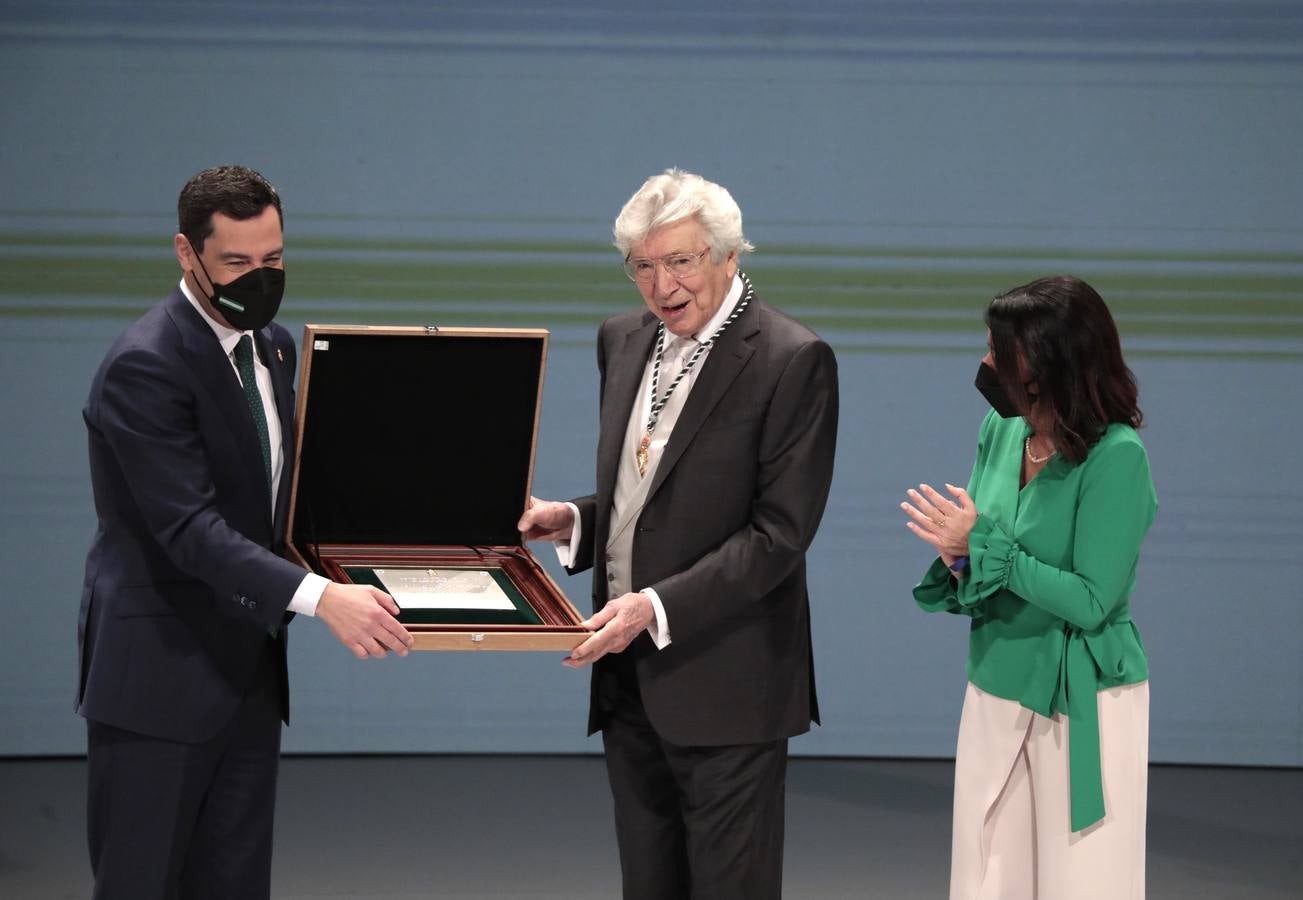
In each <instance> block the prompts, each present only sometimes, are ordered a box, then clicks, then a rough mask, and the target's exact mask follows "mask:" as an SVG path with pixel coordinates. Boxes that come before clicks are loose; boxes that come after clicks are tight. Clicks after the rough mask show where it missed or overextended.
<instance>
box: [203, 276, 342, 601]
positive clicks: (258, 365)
mask: <svg viewBox="0 0 1303 900" xmlns="http://www.w3.org/2000/svg"><path fill="white" fill-rule="evenodd" d="M181 293H183V294H185V297H186V299H187V300H189V301H190V305H191V306H193V307H194V308H195V310H196V311H197V312H198V313H199V315H200V316H202V317H203V320H204V321H205V322H207V323H208V327H209V328H211V329H212V330H213V334H215V335H217V342H218V343H220V344H221V345H222V350H223V352H225V353H226V358H227V360H228V361H229V362H230V363H231V369H232V370H234V372H235V377H236V378H237V379H238V378H239V377H240V369H239V367H238V366H236V364H235V345H236V344H238V343H239V342H240V338H241V337H243V336H244V335H246V334H247V335H249V339H250V340H253V332H252V331H236V330H235V329H233V328H230V327H229V326H226V325H223V324H222V323H221V322H218V321H217V320H216V319H214V318H213V317H212V316H210V315H208V312H207V311H206V310H205V309H204V308H203V306H202V305H201V304H200V303H199V301H198V300H197V299H196V298H195V295H194V294H192V293H191V292H190V286H189V285H188V284H186V280H185V279H184V278H182V279H181ZM253 346H254V353H253V372H254V377H255V378H256V379H257V381H258V394H259V396H261V397H262V409H263V414H264V416H265V417H266V419H267V440H268V442H269V443H270V444H271V511H272V517H273V518H274V517H275V515H276V496H277V494H278V493H279V491H280V481H281V472H282V471H283V470H284V468H285V454H284V452H283V451H282V445H281V420H280V415H279V414H277V412H276V395H275V393H274V392H273V391H272V385H271V372H270V371H269V370H268V369H267V366H266V365H265V364H264V363H263V361H262V359H261V358H260V357H259V356H258V352H257V347H258V343H257V341H254V344H253ZM241 384H243V382H241ZM329 583H330V582H329V581H327V580H326V579H325V578H322V577H321V576H320V575H317V574H314V573H312V572H308V573H307V574H306V575H305V576H304V578H303V581H301V582H299V587H298V589H297V590H296V591H295V592H294V596H293V597H292V598H291V599H290V604H289V610H290V612H296V613H301V614H303V615H305V616H312V615H316V612H317V603H318V602H319V601H320V600H321V595H322V593H324V592H325V590H326V585H328V584H329Z"/></svg>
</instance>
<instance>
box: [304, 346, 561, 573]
mask: <svg viewBox="0 0 1303 900" xmlns="http://www.w3.org/2000/svg"><path fill="white" fill-rule="evenodd" d="M317 340H318V341H327V342H328V349H327V348H317V349H312V348H305V352H308V351H309V350H310V352H311V353H312V366H311V371H310V373H309V376H308V380H309V384H306V385H300V386H299V389H300V390H301V391H306V392H307V400H306V410H305V414H304V428H303V445H302V449H301V451H300V457H299V474H298V479H299V488H298V500H297V503H296V507H295V514H294V524H293V530H292V532H293V535H294V540H295V543H296V544H297V545H299V546H304V547H312V546H314V545H316V544H426V545H463V546H465V545H481V546H482V545H494V544H499V545H500V544H514V545H519V543H520V535H519V533H518V532H517V531H516V521H517V520H518V519H519V518H520V514H521V511H522V510H524V508H525V500H526V490H527V482H528V479H529V470H530V463H531V449H532V442H533V436H534V415H535V410H536V408H537V398H538V393H539V390H540V387H541V385H540V380H541V377H542V374H541V373H542V368H541V364H542V358H543V351H544V342H543V339H542V338H541V337H538V336H532V337H524V336H521V337H515V336H505V337H454V336H441V335H412V336H407V335H373V334H344V335H341V334H329V335H327V334H318V335H317Z"/></svg>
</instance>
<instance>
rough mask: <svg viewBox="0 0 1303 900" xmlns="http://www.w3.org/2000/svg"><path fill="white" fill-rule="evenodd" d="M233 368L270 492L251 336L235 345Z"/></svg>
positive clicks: (266, 444) (267, 449)
mask: <svg viewBox="0 0 1303 900" xmlns="http://www.w3.org/2000/svg"><path fill="white" fill-rule="evenodd" d="M235 368H236V370H238V371H239V373H240V383H241V384H242V385H243V386H244V399H245V400H247V401H249V412H250V413H252V414H253V427H254V429H255V430H256V431H257V432H258V446H260V447H261V448H262V465H263V469H264V471H265V472H266V474H267V491H268V493H270V492H271V439H270V438H268V436H267V414H266V413H265V412H264V411H263V408H262V394H260V393H258V376H257V375H255V374H254V373H253V338H251V337H249V336H248V335H247V334H246V335H243V336H241V338H240V342H239V343H238V344H236V345H235Z"/></svg>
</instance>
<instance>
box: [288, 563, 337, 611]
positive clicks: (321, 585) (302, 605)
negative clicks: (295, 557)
mask: <svg viewBox="0 0 1303 900" xmlns="http://www.w3.org/2000/svg"><path fill="white" fill-rule="evenodd" d="M328 584H330V582H329V581H327V580H326V579H325V578H322V577H321V576H320V575H316V574H314V573H312V572H309V573H308V574H306V575H304V576H303V580H302V581H300V582H299V589H298V590H297V591H295V592H294V596H293V597H291V598H290V607H289V611H290V612H292V613H298V614H299V615H301V616H315V615H316V614H317V604H318V603H320V602H321V595H322V594H324V593H325V592H326V585H328Z"/></svg>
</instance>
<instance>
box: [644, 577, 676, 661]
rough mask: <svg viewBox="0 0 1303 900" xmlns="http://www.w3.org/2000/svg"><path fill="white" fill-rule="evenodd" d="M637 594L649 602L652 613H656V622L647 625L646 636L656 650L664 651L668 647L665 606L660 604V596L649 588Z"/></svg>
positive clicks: (667, 624)
mask: <svg viewBox="0 0 1303 900" xmlns="http://www.w3.org/2000/svg"><path fill="white" fill-rule="evenodd" d="M638 593H640V594H642V595H644V596H645V597H646V598H647V599H648V600H650V601H651V605H652V611H653V612H655V613H656V620H655V621H654V622H649V623H648V625H647V634H649V635H651V639H652V643H653V644H655V645H656V649H657V650H664V649H665V648H666V647H668V646H669V645H670V623H669V621H668V620H667V619H666V618H665V604H664V603H661V598H660V595H659V594H657V593H656V592H655V591H654V590H652V589H651V588H643V589H642V590H641V591H639V592H638Z"/></svg>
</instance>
